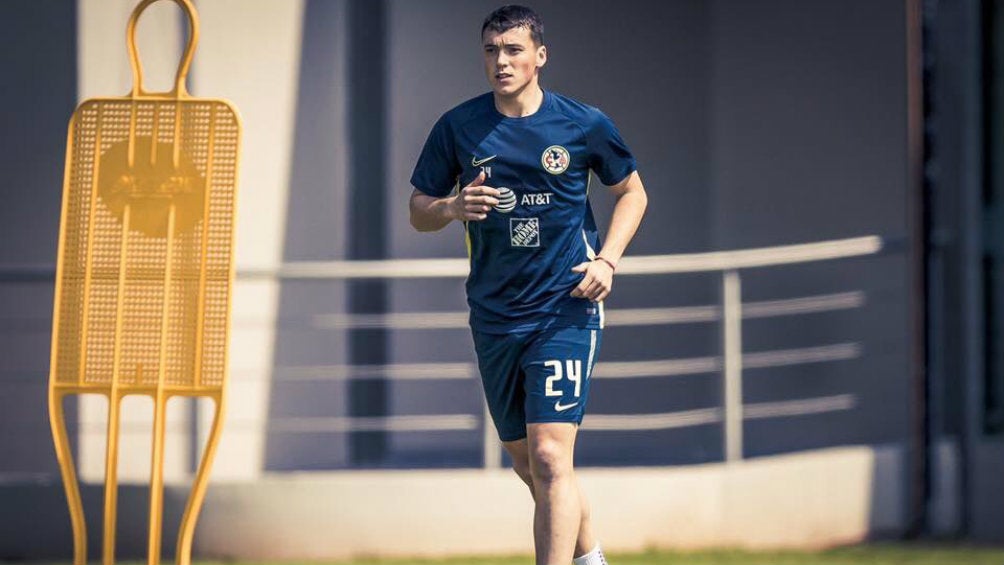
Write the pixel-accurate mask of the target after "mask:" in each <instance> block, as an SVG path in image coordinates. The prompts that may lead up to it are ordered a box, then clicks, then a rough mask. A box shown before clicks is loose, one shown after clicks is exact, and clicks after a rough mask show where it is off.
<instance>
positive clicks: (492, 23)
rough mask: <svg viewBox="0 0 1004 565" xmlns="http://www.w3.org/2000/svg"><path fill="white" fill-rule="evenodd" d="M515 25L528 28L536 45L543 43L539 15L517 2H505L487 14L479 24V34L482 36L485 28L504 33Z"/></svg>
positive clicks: (542, 28)
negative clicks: (505, 3)
mask: <svg viewBox="0 0 1004 565" xmlns="http://www.w3.org/2000/svg"><path fill="white" fill-rule="evenodd" d="M517 27H525V28H526V29H528V30H530V37H531V38H532V39H533V41H534V43H536V44H537V45H543V44H544V23H543V22H541V21H540V16H538V15H537V12H534V11H533V10H531V9H530V8H527V7H526V6H519V5H517V4H507V5H505V6H502V7H501V8H498V9H497V10H495V11H494V12H492V13H490V14H488V17H487V18H485V22H484V23H483V24H481V36H482V37H484V35H485V30H492V31H494V32H495V33H505V32H507V31H509V30H510V29H513V28H517Z"/></svg>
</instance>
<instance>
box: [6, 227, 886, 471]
mask: <svg viewBox="0 0 1004 565" xmlns="http://www.w3.org/2000/svg"><path fill="white" fill-rule="evenodd" d="M890 247H891V246H890V241H889V240H887V239H883V238H881V237H879V236H866V237H857V238H849V239H840V240H830V241H823V242H817V243H805V244H798V245H787V246H777V247H768V248H758V249H744V250H735V251H719V252H711V253H694V254H677V255H651V256H636V257H625V258H624V259H623V260H622V261H621V264H620V265H619V267H618V276H647V275H666V274H682V273H718V274H719V276H720V280H721V292H720V295H719V301H718V303H717V304H713V305H702V306H685V307H669V308H631V309H619V310H611V311H609V312H608V313H607V325H608V326H646V325H648V326H651V325H664V324H692V323H715V322H720V323H721V335H722V350H721V354H720V356H713V357H697V358H689V359H664V360H649V361H622V362H603V363H600V364H599V365H598V366H597V369H596V372H595V374H594V377H595V378H603V379H615V378H644V377H665V376H672V375H687V374H701V373H706V374H715V373H718V374H721V375H722V378H723V385H724V386H723V399H722V405H721V406H720V407H711V408H698V409H693V410H685V411H679V412H670V413H662V414H591V415H588V416H587V418H586V420H585V422H584V423H583V429H585V430H595V431H610V430H616V431H629V430H637V431H641V430H660V429H663V430H664V429H673V428H679V427H689V426H695V425H708V424H721V425H722V426H723V430H724V433H723V438H724V446H723V451H724V453H725V460H726V461H728V462H734V461H738V460H741V459H742V458H743V422H744V420H750V419H760V418H773V417H779V416H792V415H800V414H814V413H821V412H826V411H833V410H848V409H852V408H854V406H855V405H856V399H855V397H854V395H852V394H837V395H833V396H829V397H821V398H813V399H804V400H800V401H782V402H770V403H751V404H744V403H743V400H742V399H743V392H742V391H743V370H744V368H757V367H778V366H784V365H791V364H798V363H810V362H823V361H835V360H845V359H853V358H856V357H858V356H860V354H861V347H860V345H859V344H857V343H837V344H829V345H822V346H817V347H809V348H800V349H790V350H775V351H765V352H756V353H746V354H744V353H743V348H742V323H743V320H744V319H751V318H762V317H772V316H787V315H800V314H808V313H814V312H824V311H833V310H841V309H851V308H858V307H861V306H862V305H863V304H864V293H863V292H860V291H850V292H840V293H834V294H826V295H818V296H806V297H798V298H789V299H781V300H770V301H761V302H747V303H744V302H743V300H742V276H741V272H742V271H743V270H745V269H753V268H769V267H776V266H780V265H793V264H800V263H809V262H819V261H830V260H838V259H846V258H852V257H863V256H868V255H876V254H880V253H883V252H888V251H889V250H890ZM893 247H894V246H893ZM467 274H468V261H467V260H466V259H392V260H382V261H325V262H292V263H286V264H283V265H281V266H280V267H279V268H277V269H258V268H243V269H239V270H238V280H255V279H273V280H352V279H423V278H426V279H428V278H434V279H435V278H463V277H466V276H467ZM53 277H54V269H53V268H52V267H50V266H24V267H13V268H11V267H8V268H6V269H4V270H3V272H2V273H0V281H6V282H26V281H51V280H53ZM236 317H237V318H238V320H236V321H235V322H236V323H235V325H237V324H238V323H239V318H240V314H239V313H237V314H236ZM273 323H274V321H273ZM313 325H314V327H315V328H318V329H360V328H391V329H450V328H466V327H467V313H466V312H459V311H458V312H391V313H385V314H316V315H314V317H313ZM476 376H477V369H476V367H475V366H474V365H473V364H471V363H406V364H388V365H381V366H365V367H359V366H349V365H336V366H320V367H318V366H315V367H283V368H277V369H275V373H274V374H273V376H272V379H274V380H283V381H285V380H317V379H368V378H374V379H389V380H438V379H469V378H476ZM255 424H256V425H260V424H258V423H255ZM228 425H230V424H228ZM268 428H269V429H271V430H277V431H283V432H292V433H298V432H317V431H325V432H335V433H347V432H356V431H372V430H378V431H389V432H399V431H443V430H457V431H460V430H468V431H475V430H477V429H478V428H481V430H482V432H483V434H482V449H483V464H484V466H485V467H486V468H496V467H499V466H501V463H502V458H501V449H500V446H499V444H498V439H497V437H496V435H495V431H494V427H493V426H492V425H491V420H490V416H489V415H488V413H487V409H485V410H484V412H483V414H481V415H480V416H475V415H470V414H468V415H465V414H453V415H426V416H407V415H387V416H377V417H310V418H306V417H304V418H301V417H286V418H280V419H275V420H274V421H270V422H269V424H268Z"/></svg>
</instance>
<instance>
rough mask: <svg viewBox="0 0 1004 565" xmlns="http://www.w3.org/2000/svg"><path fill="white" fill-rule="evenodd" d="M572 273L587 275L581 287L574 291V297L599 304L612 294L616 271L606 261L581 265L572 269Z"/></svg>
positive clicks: (588, 262)
mask: <svg viewBox="0 0 1004 565" xmlns="http://www.w3.org/2000/svg"><path fill="white" fill-rule="evenodd" d="M572 272H573V273H583V274H585V276H584V277H582V281H581V282H579V286H577V287H575V288H574V289H572V296H574V297H576V298H588V299H589V300H592V301H593V302H599V301H601V300H603V299H604V298H606V297H607V296H608V295H609V294H610V289H611V287H613V283H614V269H613V267H611V266H610V265H608V264H607V263H606V261H602V260H600V261H586V262H585V263H579V264H578V265H576V266H574V267H572Z"/></svg>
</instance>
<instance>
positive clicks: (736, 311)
mask: <svg viewBox="0 0 1004 565" xmlns="http://www.w3.org/2000/svg"><path fill="white" fill-rule="evenodd" d="M722 313H723V318H722V321H723V323H722V334H723V336H722V337H723V339H722V345H723V349H724V357H725V363H724V364H725V370H724V381H725V383H724V384H725V386H724V389H725V398H724V405H725V418H724V419H725V461H726V462H728V463H734V462H736V461H741V460H742V458H743V343H742V340H743V338H742V323H743V321H742V317H743V303H742V282H741V280H740V278H739V271H738V270H736V269H729V270H726V271H722Z"/></svg>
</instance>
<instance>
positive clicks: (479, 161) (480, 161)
mask: <svg viewBox="0 0 1004 565" xmlns="http://www.w3.org/2000/svg"><path fill="white" fill-rule="evenodd" d="M496 157H498V155H492V156H491V157H485V158H484V159H478V157H477V155H475V156H473V157H471V165H473V166H475V167H480V166H481V165H484V164H485V163H487V162H488V161H491V160H492V159H494V158H496Z"/></svg>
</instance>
